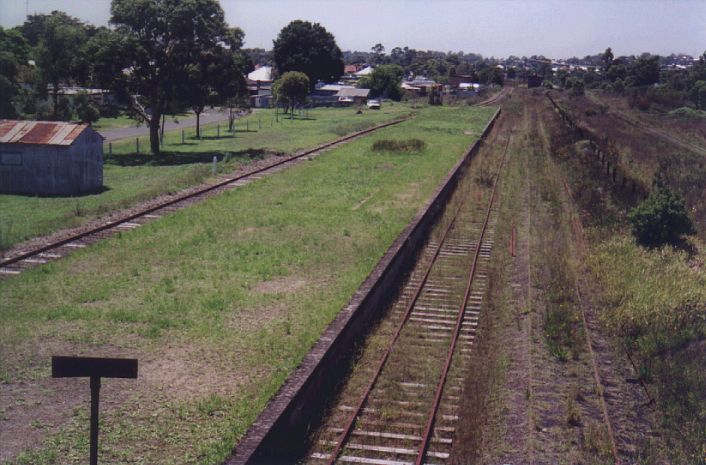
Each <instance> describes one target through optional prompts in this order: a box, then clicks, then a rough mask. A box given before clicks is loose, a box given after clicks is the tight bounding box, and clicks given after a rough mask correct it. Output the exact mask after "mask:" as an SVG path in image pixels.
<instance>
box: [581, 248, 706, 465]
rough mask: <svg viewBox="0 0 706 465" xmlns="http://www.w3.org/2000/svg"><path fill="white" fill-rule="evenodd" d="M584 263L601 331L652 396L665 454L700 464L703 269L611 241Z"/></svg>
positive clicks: (704, 442) (704, 436) (705, 438)
mask: <svg viewBox="0 0 706 465" xmlns="http://www.w3.org/2000/svg"><path fill="white" fill-rule="evenodd" d="M695 258H696V260H693V259H692V260H691V263H694V262H697V263H698V262H701V263H703V256H701V257H695ZM591 265H592V268H593V270H594V271H595V273H596V277H597V278H598V279H599V281H600V282H601V284H602V285H603V288H604V294H603V302H602V304H603V308H604V310H603V314H602V318H603V321H604V323H605V326H606V328H609V329H610V330H611V331H612V333H613V335H614V336H615V337H616V338H617V339H618V340H619V341H620V343H621V345H622V347H623V348H624V349H625V350H626V351H627V352H628V353H630V354H631V356H632V358H633V360H634V361H635V363H636V365H637V368H638V370H639V375H640V376H641V377H642V378H643V380H644V381H645V382H647V383H648V385H649V386H650V389H651V390H652V391H653V394H656V398H657V402H658V405H659V407H660V411H661V412H662V413H663V415H662V416H661V417H660V420H661V422H662V425H661V426H662V427H663V428H664V431H666V432H667V435H668V439H669V441H670V442H673V443H674V444H678V446H677V447H673V448H672V449H670V450H669V451H666V452H667V453H668V456H671V458H672V459H673V460H674V463H695V464H696V463H700V464H703V463H705V460H706V458H705V457H704V455H703V451H704V448H705V447H706V430H705V429H704V427H703V426H704V425H705V424H706V377H704V372H705V370H706V359H705V358H704V354H705V353H706V316H705V315H706V313H704V309H705V308H706V272H704V270H703V269H702V268H697V267H693V266H690V260H689V257H688V256H687V254H686V253H684V252H681V251H676V250H673V249H671V248H670V247H668V246H667V247H664V248H662V249H657V250H647V249H643V248H641V247H639V246H638V245H636V244H635V242H634V241H633V240H632V239H630V238H627V237H619V236H615V237H613V238H611V239H609V240H607V241H604V242H602V243H600V244H599V245H598V246H597V247H596V250H595V253H594V255H593V258H592V260H591ZM699 425H700V426H699Z"/></svg>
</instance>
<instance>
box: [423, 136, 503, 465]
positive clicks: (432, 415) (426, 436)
mask: <svg viewBox="0 0 706 465" xmlns="http://www.w3.org/2000/svg"><path fill="white" fill-rule="evenodd" d="M511 139H512V134H510V136H509V137H508V138H507V143H506V144H505V149H504V153H503V158H502V161H501V162H500V167H499V168H498V172H497V173H496V175H495V180H494V181H493V190H492V191H491V193H490V199H489V200H488V209H487V211H486V213H485V220H484V221H483V227H482V228H481V231H480V234H479V235H478V241H477V242H476V250H475V253H474V255H473V262H472V263H471V271H470V272H469V273H468V282H467V284H466V292H465V293H464V296H463V301H462V302H461V305H460V307H459V312H458V315H457V317H456V326H455V327H454V332H453V335H452V338H451V345H450V346H449V350H448V353H447V355H446V362H445V364H444V368H443V370H442V371H441V375H440V376H439V383H438V384H437V386H436V393H435V395H434V403H433V404H432V407H431V409H430V410H429V415H428V417H427V423H426V426H425V428H424V433H423V434H422V441H421V443H420V445H419V450H418V452H417V459H416V460H415V462H414V463H415V465H423V463H424V456H425V455H426V452H427V448H428V447H429V441H430V439H431V434H432V429H433V427H434V420H435V419H436V414H437V412H438V410H439V405H440V404H441V396H442V395H443V392H444V386H445V385H446V379H447V377H448V374H449V370H450V369H451V362H452V361H453V355H454V352H455V351H456V344H457V343H458V336H459V334H460V333H461V326H462V324H463V318H464V316H465V314H466V305H468V299H469V298H470V296H471V289H472V287H473V279H474V278H475V275H476V269H477V266H478V257H480V250H481V244H482V243H483V237H484V236H485V232H486V230H487V229H488V223H489V222H490V214H491V212H492V209H493V203H494V201H495V194H496V191H497V187H498V180H499V179H500V173H501V172H502V169H503V167H504V166H505V159H506V158H507V149H508V147H509V145H510V140H511Z"/></svg>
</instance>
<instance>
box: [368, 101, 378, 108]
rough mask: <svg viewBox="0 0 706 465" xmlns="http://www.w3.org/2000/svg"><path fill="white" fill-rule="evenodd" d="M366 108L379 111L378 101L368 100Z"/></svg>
mask: <svg viewBox="0 0 706 465" xmlns="http://www.w3.org/2000/svg"><path fill="white" fill-rule="evenodd" d="M368 108H370V109H371V110H379V109H380V100H372V99H371V100H368Z"/></svg>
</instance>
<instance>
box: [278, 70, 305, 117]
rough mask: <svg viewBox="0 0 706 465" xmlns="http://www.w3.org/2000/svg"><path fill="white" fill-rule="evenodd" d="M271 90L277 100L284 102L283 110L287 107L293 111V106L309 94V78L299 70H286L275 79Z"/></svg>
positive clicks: (286, 109) (303, 100)
mask: <svg viewBox="0 0 706 465" xmlns="http://www.w3.org/2000/svg"><path fill="white" fill-rule="evenodd" d="M272 92H273V94H274V96H275V98H276V99H277V101H278V102H281V103H283V104H284V112H285V113H287V111H288V110H289V108H290V107H291V108H292V113H293V112H294V106H295V105H297V104H299V105H301V104H303V103H304V102H305V101H306V97H307V95H309V78H308V77H307V76H306V74H304V73H300V72H299V71H288V72H286V73H284V74H283V75H282V77H281V78H279V79H278V80H276V81H275V83H274V84H273V86H272Z"/></svg>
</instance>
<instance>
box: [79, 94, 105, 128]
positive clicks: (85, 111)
mask: <svg viewBox="0 0 706 465" xmlns="http://www.w3.org/2000/svg"><path fill="white" fill-rule="evenodd" d="M74 109H75V110H76V115H77V116H78V117H79V119H80V120H81V122H82V123H88V124H89V126H90V125H92V124H93V123H94V122H96V121H98V118H100V115H101V114H100V110H99V109H98V105H96V104H95V103H93V100H91V97H90V96H89V95H88V94H87V93H86V92H79V93H78V95H77V96H76V99H75V100H74Z"/></svg>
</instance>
